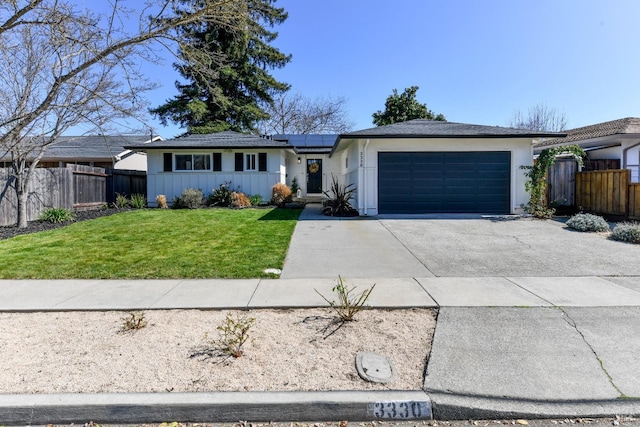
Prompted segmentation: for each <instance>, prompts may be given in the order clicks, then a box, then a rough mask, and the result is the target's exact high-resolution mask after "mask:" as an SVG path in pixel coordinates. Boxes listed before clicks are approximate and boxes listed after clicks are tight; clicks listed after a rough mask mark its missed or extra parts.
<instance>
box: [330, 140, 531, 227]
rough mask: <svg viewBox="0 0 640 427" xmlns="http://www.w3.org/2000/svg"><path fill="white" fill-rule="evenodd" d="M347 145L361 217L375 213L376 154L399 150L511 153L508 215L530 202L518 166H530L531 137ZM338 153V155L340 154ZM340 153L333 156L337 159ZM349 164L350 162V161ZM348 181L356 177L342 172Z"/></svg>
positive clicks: (376, 210)
mask: <svg viewBox="0 0 640 427" xmlns="http://www.w3.org/2000/svg"><path fill="white" fill-rule="evenodd" d="M342 144H348V147H347V148H346V149H345V150H344V152H347V153H348V156H349V157H350V158H351V157H353V158H355V159H357V166H358V173H357V181H356V182H359V184H356V185H358V188H357V206H358V210H359V211H360V214H361V215H377V214H378V173H377V171H378V153H380V152H402V151H409V152H411V151H430V152H437V151H465V152H468V151H508V152H510V153H511V194H510V199H511V213H522V207H521V206H522V205H525V204H526V203H527V202H528V201H529V195H528V193H527V191H526V190H525V182H526V176H525V174H524V172H525V171H524V170H523V169H521V168H520V166H529V165H531V164H532V163H533V153H532V148H531V147H532V140H531V139H530V138H495V139H484V138H469V139H453V138H452V139H448V138H442V139H437V138H433V139H431V138H424V139H422V138H411V139H409V138H407V139H370V140H369V143H368V144H367V140H366V139H359V140H354V141H343V142H342ZM342 152H343V151H341V152H340V153H342ZM338 154H339V153H335V154H334V157H336V156H337V155H338ZM349 161H350V162H351V160H349ZM343 176H344V177H345V179H346V180H347V181H348V182H353V180H354V179H355V176H356V174H354V172H353V171H352V170H343Z"/></svg>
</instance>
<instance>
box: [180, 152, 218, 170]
mask: <svg viewBox="0 0 640 427" xmlns="http://www.w3.org/2000/svg"><path fill="white" fill-rule="evenodd" d="M177 156H191V169H178V161H177V159H176V157H177ZM193 156H207V157H209V168H208V169H193V165H194V161H193ZM173 171H174V172H186V173H194V172H195V173H198V172H211V171H213V155H212V154H211V153H173Z"/></svg>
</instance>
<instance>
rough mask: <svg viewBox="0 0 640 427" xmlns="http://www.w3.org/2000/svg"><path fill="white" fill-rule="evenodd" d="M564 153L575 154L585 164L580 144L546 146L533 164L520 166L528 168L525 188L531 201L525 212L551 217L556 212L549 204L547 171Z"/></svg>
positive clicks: (578, 160)
mask: <svg viewBox="0 0 640 427" xmlns="http://www.w3.org/2000/svg"><path fill="white" fill-rule="evenodd" d="M562 154H569V155H571V156H573V157H574V158H575V159H576V160H577V162H578V164H579V165H580V166H582V165H583V157H585V156H586V153H585V152H584V150H583V149H582V147H580V146H578V145H569V146H566V147H553V148H545V149H544V150H542V151H541V152H540V155H538V159H537V160H536V162H535V163H534V164H533V166H520V168H522V169H526V170H527V172H525V175H526V177H527V178H528V181H527V182H525V188H526V189H527V191H528V192H529V203H528V204H527V205H526V206H523V208H524V210H525V212H527V213H530V214H531V215H533V216H535V217H536V218H551V216H552V215H553V214H554V213H555V209H552V208H549V206H548V205H547V193H546V190H547V172H548V171H549V168H550V167H551V166H552V165H553V164H554V163H555V162H556V158H557V157H558V156H559V155H562Z"/></svg>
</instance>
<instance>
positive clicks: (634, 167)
mask: <svg viewBox="0 0 640 427" xmlns="http://www.w3.org/2000/svg"><path fill="white" fill-rule="evenodd" d="M622 153H624V154H623V156H624V157H625V158H624V159H622V165H624V166H623V167H624V168H626V169H629V170H630V171H631V182H640V140H628V141H625V142H624V143H623V144H622Z"/></svg>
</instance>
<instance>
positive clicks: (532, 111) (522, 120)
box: [507, 103, 567, 132]
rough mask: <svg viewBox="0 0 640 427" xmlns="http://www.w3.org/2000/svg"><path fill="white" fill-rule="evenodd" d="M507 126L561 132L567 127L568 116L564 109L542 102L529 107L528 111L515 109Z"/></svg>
mask: <svg viewBox="0 0 640 427" xmlns="http://www.w3.org/2000/svg"><path fill="white" fill-rule="evenodd" d="M507 126H509V127H512V128H519V129H529V130H535V131H539V132H561V131H563V130H565V129H566V128H567V117H566V116H565V113H564V111H560V110H557V109H555V108H551V107H548V106H547V105H546V104H544V103H540V104H536V105H534V106H533V107H531V108H529V110H528V111H527V113H523V112H522V111H521V110H517V111H515V112H514V113H513V115H512V116H511V118H510V119H509V121H508V123H507Z"/></svg>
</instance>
